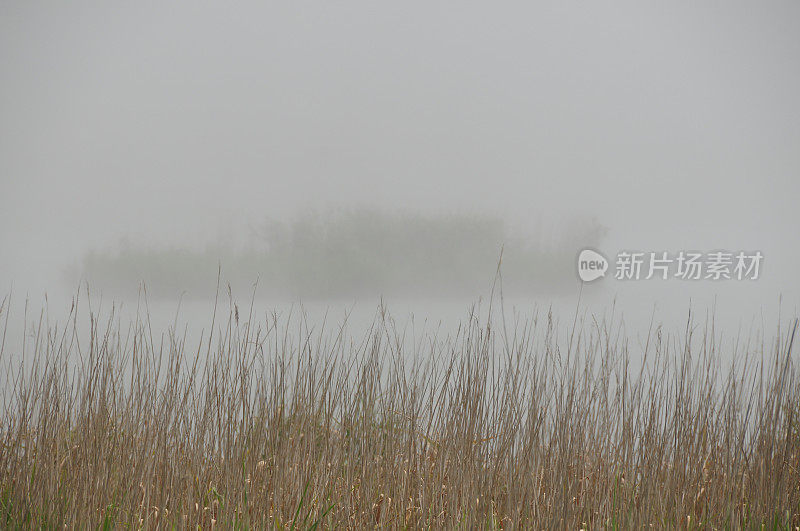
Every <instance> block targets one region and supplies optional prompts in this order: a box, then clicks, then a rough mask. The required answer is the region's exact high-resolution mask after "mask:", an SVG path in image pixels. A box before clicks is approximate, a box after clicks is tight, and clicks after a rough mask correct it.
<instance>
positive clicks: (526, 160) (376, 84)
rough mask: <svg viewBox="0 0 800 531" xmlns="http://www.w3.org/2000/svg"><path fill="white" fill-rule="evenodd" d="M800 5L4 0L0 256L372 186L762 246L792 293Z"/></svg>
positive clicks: (630, 234)
mask: <svg viewBox="0 0 800 531" xmlns="http://www.w3.org/2000/svg"><path fill="white" fill-rule="evenodd" d="M798 23H800V3H797V2H759V3H752V2H750V3H740V2H724V3H722V2H720V3H704V4H702V5H701V4H699V3H694V2H692V3H690V2H671V3H669V5H668V6H665V5H654V4H651V3H643V2H631V3H615V5H614V8H613V9H611V8H609V7H608V6H600V5H598V4H596V3H586V2H575V3H572V2H557V3H546V4H545V3H535V2H524V3H514V4H504V5H503V6H500V5H498V4H496V3H488V2H484V3H472V2H470V3H464V2H460V3H458V6H457V9H456V6H455V4H453V3H445V2H393V3H388V2H346V3H339V4H336V5H335V4H331V3H327V2H281V3H268V2H262V3H253V4H249V5H246V4H244V3H237V4H236V5H235V7H232V6H230V5H223V4H219V3H199V2H190V3H183V4H170V5H164V4H162V3H150V4H146V3H140V2H136V3H133V2H131V3H128V4H127V5H120V4H118V3H108V2H98V3H96V4H88V3H80V2H70V3H56V2H52V3H38V2H3V3H2V4H0V72H2V83H0V248H2V249H3V252H2V257H3V259H2V263H0V275H2V277H3V278H4V280H5V279H8V278H11V279H12V280H14V279H18V278H20V277H22V276H25V275H30V276H32V277H33V278H35V281H34V282H39V283H41V284H45V283H46V282H49V280H47V279H49V278H50V277H49V275H50V274H51V272H52V271H53V269H54V268H56V267H62V265H63V264H65V263H67V262H69V261H71V260H73V261H74V260H76V259H77V257H79V256H80V255H81V254H82V253H83V252H84V251H85V250H86V249H87V248H89V247H92V246H94V247H102V246H104V245H109V244H113V243H115V242H116V241H118V239H119V238H120V237H123V236H129V237H131V238H134V239H138V240H143V241H153V242H159V243H166V242H173V243H174V242H194V243H197V242H203V241H207V240H209V239H213V238H215V237H216V236H217V235H218V234H219V233H220V231H225V230H237V229H238V228H240V227H244V226H246V224H247V223H252V222H259V221H260V220H261V219H262V218H263V217H264V216H267V215H269V216H273V217H278V218H282V217H288V216H291V215H293V214H295V213H296V212H298V211H302V210H303V209H308V208H321V207H326V206H330V205H354V204H355V205H369V206H373V207H377V208H387V209H388V208H392V209H395V208H400V209H416V210H423V211H425V212H452V211H476V212H480V213H488V214H498V215H502V216H504V217H505V218H507V219H508V220H509V221H510V222H512V223H515V224H518V225H522V226H525V225H526V224H530V223H533V222H536V221H542V220H544V221H545V222H551V223H552V222H557V221H558V220H561V219H569V218H571V217H574V216H596V217H597V218H598V219H599V220H600V221H601V222H602V223H603V224H605V225H606V226H608V227H609V229H610V233H609V236H608V245H607V248H608V249H609V250H611V251H614V252H615V251H616V250H617V249H618V248H623V247H627V248H636V247H641V248H643V249H653V250H660V249H664V250H677V249H683V248H699V249H712V248H730V249H733V250H738V249H760V250H762V252H764V254H765V257H766V258H765V260H766V261H765V263H769V264H770V266H771V268H772V269H771V270H770V273H769V275H768V276H767V278H766V279H765V281H764V283H763V284H762V285H761V286H762V287H761V289H762V290H763V293H764V295H765V296H767V295H769V296H773V291H769V292H767V288H769V289H770V290H774V289H778V288H780V289H783V290H786V289H789V290H795V291H794V292H793V293H795V294H796V293H797V291H796V288H797V287H798V281H797V280H796V278H795V272H796V271H797V270H798V268H800V251H798V250H797V232H798V231H797V227H798V217H797V213H796V209H795V208H793V207H794V206H795V204H796V202H797V200H798V197H800V178H799V177H800V149H798V147H800V105H799V104H798V100H797V98H798V96H797V95H798V94H800V30H799V29H798ZM765 271H766V270H765ZM765 274H766V273H765Z"/></svg>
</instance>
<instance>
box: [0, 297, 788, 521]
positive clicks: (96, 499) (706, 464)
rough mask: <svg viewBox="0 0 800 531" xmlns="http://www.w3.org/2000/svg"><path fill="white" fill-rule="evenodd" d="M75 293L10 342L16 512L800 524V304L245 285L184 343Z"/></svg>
mask: <svg viewBox="0 0 800 531" xmlns="http://www.w3.org/2000/svg"><path fill="white" fill-rule="evenodd" d="M78 306H79V305H77V304H74V305H73V309H72V310H71V312H70V320H69V321H68V322H67V324H66V325H55V324H54V325H48V324H47V319H46V318H42V319H40V320H39V321H38V324H36V325H35V326H34V327H33V333H32V334H28V338H27V340H26V342H27V345H28V346H27V347H26V352H25V353H24V356H22V357H21V356H19V355H18V354H20V353H17V352H15V351H11V350H9V347H8V345H6V347H5V350H4V352H3V357H2V369H0V370H2V372H3V373H4V374H3V385H4V388H3V402H2V408H3V409H2V425H0V445H2V446H1V448H2V450H1V451H0V527H3V528H12V527H21V528H30V527H45V528H55V527H59V528H63V527H69V528H72V527H81V528H86V527H103V528H107V527H108V528H111V527H129V528H167V527H169V528H181V529H183V528H189V527H191V528H197V527H198V526H199V527H201V528H203V529H208V528H215V527H216V528H226V529H227V528H291V529H295V528H296V529H308V528H365V527H389V528H418V527H462V528H517V527H525V528H539V529H542V528H571V529H593V528H642V527H656V528H664V527H669V528H753V527H762V526H766V527H768V528H787V529H795V528H796V527H797V526H798V525H800V472H798V468H799V467H800V464H799V460H800V426H798V413H800V386H799V385H798V384H799V383H800V379H799V378H798V371H797V367H796V364H795V363H794V361H793V356H792V348H791V346H792V341H793V337H794V331H795V330H794V328H795V327H796V323H795V324H794V326H793V327H791V326H790V327H789V328H788V329H783V330H782V329H778V330H777V332H776V333H775V334H774V336H771V337H772V339H771V340H770V339H766V336H759V335H755V336H753V337H750V338H748V340H741V341H738V342H736V341H733V340H731V341H723V340H720V334H719V331H716V330H714V328H713V323H712V322H708V323H700V324H697V323H695V322H694V320H693V319H692V318H691V317H689V319H688V320H687V324H686V327H685V329H682V330H679V331H676V332H669V333H668V332H667V331H666V330H664V329H662V328H660V327H658V326H653V327H652V328H651V329H650V330H649V331H644V333H643V334H642V335H641V336H637V337H638V339H636V338H633V337H629V336H628V335H627V334H626V333H625V331H624V328H623V327H622V326H618V325H615V324H614V323H615V322H616V321H615V320H613V319H610V318H608V319H606V318H600V317H592V316H583V317H576V318H574V319H572V318H567V321H566V324H561V323H560V322H559V321H557V320H556V318H555V317H554V316H553V315H551V314H550V313H548V312H543V313H540V314H534V315H532V316H531V317H530V318H529V319H527V320H513V322H510V323H506V322H503V321H504V320H503V319H500V318H499V317H498V316H497V315H495V316H492V315H491V311H490V315H489V316H488V317H487V318H486V319H480V318H478V316H477V312H473V313H471V314H469V317H467V318H465V320H464V322H463V324H462V325H461V326H460V327H459V329H458V331H457V332H455V333H452V334H450V335H442V336H441V337H438V336H437V335H436V334H435V333H428V334H422V335H418V336H415V335H413V334H411V332H410V331H409V330H408V329H407V328H404V327H398V326H397V325H396V323H395V322H394V321H393V320H392V318H391V316H390V315H388V313H387V312H386V311H385V310H383V309H382V308H381V309H379V311H378V312H377V313H376V317H375V321H374V323H373V325H372V327H371V328H370V329H369V331H368V332H366V333H364V334H360V335H358V337H354V336H353V335H351V334H349V333H348V331H347V327H346V326H342V327H340V328H335V329H332V330H330V331H325V330H324V328H321V329H316V328H315V327H314V325H315V324H314V323H308V322H305V320H304V319H302V316H301V317H300V318H299V319H293V320H283V319H281V318H280V317H279V316H277V315H269V316H265V317H262V318H256V317H255V315H254V312H253V310H252V307H251V309H250V310H249V311H247V310H246V312H247V315H240V309H239V307H238V306H237V305H236V304H234V303H231V304H230V311H228V312H227V313H226V312H222V311H220V312H218V311H217V309H216V305H215V309H214V317H213V324H212V326H211V328H210V330H211V333H210V335H209V334H206V336H205V337H203V338H201V339H200V341H196V342H194V343H191V344H190V342H189V341H188V340H187V337H188V336H187V335H186V333H185V331H183V332H181V331H179V330H176V329H175V328H174V327H173V328H169V329H167V330H165V331H164V333H163V334H162V333H160V332H158V331H154V330H153V328H152V325H151V323H149V321H148V318H147V315H146V312H145V314H144V316H143V317H141V318H136V319H135V320H134V321H133V322H131V323H129V324H124V325H122V324H121V323H120V320H119V319H117V318H115V315H114V314H115V312H114V310H113V309H112V310H111V311H110V312H108V313H107V314H106V315H104V316H103V317H102V318H101V317H99V316H98V315H95V314H94V313H93V312H91V311H90V310H79V309H78ZM81 311H88V312H89V313H90V318H89V319H88V324H87V325H80V324H79V320H78V319H77V317H76V316H77V315H78V314H79V313H80V312H81ZM2 313H5V314H6V316H7V313H8V304H7V301H4V303H3V306H2V309H1V310H0V315H2ZM242 313H243V312H242ZM495 323H497V324H496V326H495ZM316 325H320V324H319V323H316Z"/></svg>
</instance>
